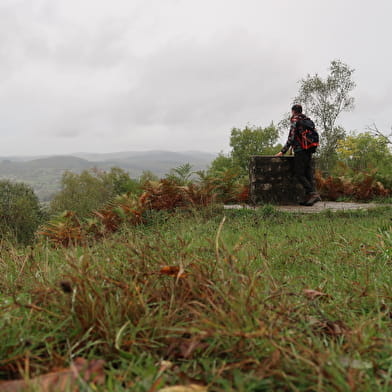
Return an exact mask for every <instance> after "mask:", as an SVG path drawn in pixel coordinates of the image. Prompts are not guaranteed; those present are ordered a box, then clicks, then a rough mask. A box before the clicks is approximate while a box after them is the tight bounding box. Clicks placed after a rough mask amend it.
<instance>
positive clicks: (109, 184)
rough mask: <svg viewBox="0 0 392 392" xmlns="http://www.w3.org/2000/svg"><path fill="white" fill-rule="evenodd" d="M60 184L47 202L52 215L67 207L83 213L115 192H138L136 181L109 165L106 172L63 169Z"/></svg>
mask: <svg viewBox="0 0 392 392" xmlns="http://www.w3.org/2000/svg"><path fill="white" fill-rule="evenodd" d="M61 187H62V189H61V191H60V192H59V193H57V194H56V195H55V197H54V198H53V200H52V201H51V203H50V211H51V213H53V214H57V213H60V212H63V211H65V210H70V211H74V212H76V213H77V214H78V215H79V216H86V215H88V214H89V213H90V212H91V211H93V210H95V209H98V208H99V207H101V206H102V205H103V204H105V203H106V202H108V201H109V200H110V199H111V198H113V197H114V196H116V195H119V194H123V193H127V192H138V191H139V187H138V183H137V181H135V180H132V179H131V178H130V177H129V174H128V173H126V172H125V171H124V170H122V169H120V168H112V169H111V170H110V172H105V171H99V170H97V169H93V170H84V171H83V172H81V173H80V174H76V173H73V172H70V171H67V172H65V173H64V174H63V177H62V179H61Z"/></svg>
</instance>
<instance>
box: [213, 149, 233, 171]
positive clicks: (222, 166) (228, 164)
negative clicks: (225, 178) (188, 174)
mask: <svg viewBox="0 0 392 392" xmlns="http://www.w3.org/2000/svg"><path fill="white" fill-rule="evenodd" d="M230 169H234V163H233V158H232V157H231V155H225V154H224V153H223V152H220V153H219V154H218V156H217V157H216V158H215V159H214V160H213V161H212V162H211V165H210V167H209V168H208V171H207V172H208V174H212V175H214V174H218V173H223V172H225V171H226V170H230Z"/></svg>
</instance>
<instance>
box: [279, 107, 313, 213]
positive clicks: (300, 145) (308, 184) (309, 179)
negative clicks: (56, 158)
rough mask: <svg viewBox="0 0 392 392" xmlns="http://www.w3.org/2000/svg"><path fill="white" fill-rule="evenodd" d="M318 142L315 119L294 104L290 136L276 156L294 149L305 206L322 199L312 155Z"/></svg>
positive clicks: (295, 164)
mask: <svg viewBox="0 0 392 392" xmlns="http://www.w3.org/2000/svg"><path fill="white" fill-rule="evenodd" d="M312 128H313V129H312ZM314 135H316V137H315V136H314ZM318 144H319V143H318V134H317V132H316V131H315V129H314V123H313V121H311V120H310V119H309V118H308V117H306V116H305V115H304V114H303V113H302V106H301V105H299V104H296V105H293V107H292V108H291V118H290V131H289V136H288V138H287V142H286V144H285V145H284V147H283V148H282V150H281V151H280V152H279V153H277V154H276V156H278V157H281V156H283V155H284V154H285V153H286V152H287V151H288V150H289V149H290V148H292V149H293V151H294V171H295V176H296V177H297V179H298V182H299V183H300V184H301V185H302V186H303V188H304V189H305V199H304V200H303V201H301V202H300V203H299V204H301V205H304V206H312V205H313V204H315V203H317V202H318V201H321V198H320V195H319V194H318V193H317V191H316V188H315V185H314V176H313V167H312V156H313V154H314V153H315V151H316V148H317V146H318Z"/></svg>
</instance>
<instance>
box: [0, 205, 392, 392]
mask: <svg viewBox="0 0 392 392" xmlns="http://www.w3.org/2000/svg"><path fill="white" fill-rule="evenodd" d="M391 227H392V209H391V208H390V207H380V208H377V209H374V210H368V211H366V210H362V211H347V212H334V213H332V212H328V211H327V212H325V213H321V214H304V215H300V214H289V213H280V212H277V211H276V210H275V209H274V208H273V207H271V206H265V207H264V208H260V209H259V210H257V211H253V210H237V211H236V210H226V211H224V210H222V209H220V208H206V209H203V210H199V211H178V212H177V213H176V214H168V213H164V212H160V213H153V214H151V216H149V217H148V223H147V224H145V225H142V226H138V227H123V229H122V230H121V232H119V233H117V234H115V235H113V236H111V237H109V238H107V239H105V240H103V241H100V242H97V243H95V244H91V245H90V246H89V247H84V248H72V249H57V250H56V249H52V248H50V247H49V246H47V245H46V244H44V243H42V244H37V245H35V246H34V247H31V248H27V249H26V248H24V249H16V248H14V247H12V246H8V245H7V244H2V249H1V258H0V274H1V276H2V279H1V281H0V312H1V318H0V341H1V342H2V344H1V345H0V379H3V380H5V379H13V378H17V377H22V376H25V377H26V376H29V377H33V376H35V375H37V374H42V373H44V372H46V371H47V370H48V369H53V368H55V367H61V366H64V365H67V364H68V363H69V362H70V360H71V359H73V358H76V357H79V356H82V357H85V358H103V359H105V360H106V363H107V365H106V376H107V378H106V384H105V386H104V387H103V388H102V390H105V391H127V390H132V391H140V392H142V391H150V392H153V391H156V390H159V388H160V387H162V386H166V385H175V384H186V383H189V382H199V383H201V384H203V385H207V386H208V390H209V391H270V390H276V391H293V390H294V391H295V390H297V391H389V390H391V388H392V357H391V352H392V329H391V327H392V319H391V317H392V301H391V299H392V289H391V284H390V281H391V272H392V250H391V249H392V229H391ZM165 267H171V268H165ZM163 360H165V361H169V362H162V361H163Z"/></svg>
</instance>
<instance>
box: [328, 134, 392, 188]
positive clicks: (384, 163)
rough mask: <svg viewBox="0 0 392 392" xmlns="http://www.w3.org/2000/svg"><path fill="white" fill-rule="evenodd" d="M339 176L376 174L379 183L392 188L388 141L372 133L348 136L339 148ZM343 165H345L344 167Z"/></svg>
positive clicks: (337, 171)
mask: <svg viewBox="0 0 392 392" xmlns="http://www.w3.org/2000/svg"><path fill="white" fill-rule="evenodd" d="M336 152H337V158H338V160H339V162H340V163H341V164H340V165H337V167H336V168H335V171H336V173H337V174H346V173H347V171H351V174H352V175H356V174H357V173H358V172H374V173H375V177H376V179H377V180H378V181H380V182H382V184H383V185H384V186H386V187H388V188H389V189H391V188H392V152H391V150H390V148H389V143H388V139H387V138H386V137H383V136H379V135H378V136H375V135H373V134H372V133H370V132H364V133H360V134H358V135H354V134H352V135H350V136H347V137H346V138H345V139H344V140H341V141H340V142H339V143H338V146H337V150H336ZM342 164H343V165H342Z"/></svg>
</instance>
